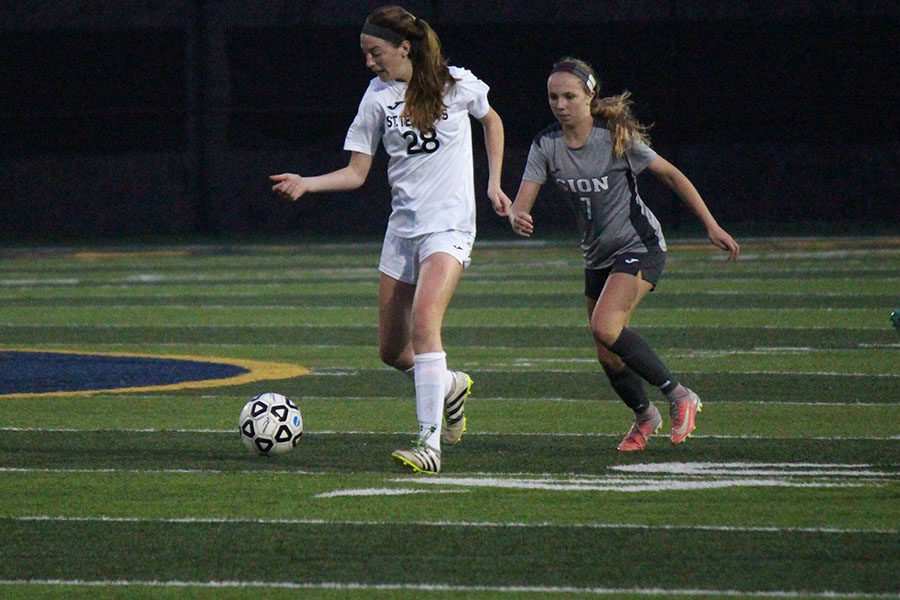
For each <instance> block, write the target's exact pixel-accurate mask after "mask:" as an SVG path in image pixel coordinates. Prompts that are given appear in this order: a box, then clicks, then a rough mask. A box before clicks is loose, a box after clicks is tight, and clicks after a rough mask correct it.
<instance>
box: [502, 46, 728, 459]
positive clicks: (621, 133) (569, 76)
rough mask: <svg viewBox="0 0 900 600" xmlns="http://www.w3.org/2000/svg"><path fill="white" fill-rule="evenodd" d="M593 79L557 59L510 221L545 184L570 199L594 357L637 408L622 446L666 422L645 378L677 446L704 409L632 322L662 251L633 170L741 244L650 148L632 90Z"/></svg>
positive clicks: (517, 219)
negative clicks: (665, 417) (543, 124)
mask: <svg viewBox="0 0 900 600" xmlns="http://www.w3.org/2000/svg"><path fill="white" fill-rule="evenodd" d="M599 87H600V85H599V80H598V79H597V74H596V72H595V71H594V69H593V68H591V66H590V65H588V64H587V63H585V62H584V61H582V60H578V59H574V58H564V59H562V60H560V61H559V62H557V63H556V64H555V65H554V66H553V69H552V70H551V73H550V77H549V78H548V80H547V94H548V98H549V101H550V108H551V109H552V111H553V114H554V116H555V117H556V119H557V121H558V122H557V123H555V124H554V125H552V126H550V127H548V128H547V129H545V130H544V131H542V132H541V133H539V134H538V135H537V136H536V137H535V139H534V141H533V143H532V145H531V150H530V152H529V155H528V161H527V164H526V167H525V173H524V174H523V175H522V182H521V184H520V186H519V191H518V193H517V194H516V201H515V202H514V203H513V205H512V207H511V208H510V210H509V221H510V224H511V225H512V228H513V231H515V232H516V233H517V234H519V235H521V236H524V237H528V236H530V235H531V234H532V232H533V231H534V220H533V218H532V215H531V209H532V207H533V206H534V202H535V200H536V198H537V195H538V191H539V190H540V188H541V185H543V184H544V183H547V182H550V183H552V184H553V185H554V186H555V187H556V188H558V189H559V190H560V191H561V192H562V193H563V194H564V195H565V196H566V197H567V198H568V199H569V202H570V204H571V205H572V208H573V209H574V211H575V214H576V218H577V221H578V224H579V226H580V228H581V230H582V234H583V237H582V242H581V249H582V252H583V256H584V269H585V271H584V273H585V289H584V294H585V300H586V301H587V311H588V317H589V318H590V320H591V333H592V334H593V337H594V343H595V345H596V347H597V358H598V360H599V361H600V364H601V365H602V366H603V370H604V372H605V373H606V375H607V376H608V377H609V380H610V383H611V385H612V387H613V389H614V390H615V391H616V393H617V394H618V395H619V396H620V397H621V398H622V400H623V401H624V402H625V404H626V405H628V407H629V408H631V409H632V410H633V411H634V421H633V423H632V425H631V428H630V429H629V430H628V432H627V433H626V434H625V438H624V439H623V440H622V442H621V443H620V444H619V446H618V449H619V450H620V451H623V452H628V451H635V450H643V449H644V448H646V446H647V441H648V440H649V439H650V436H651V435H652V434H654V433H656V432H657V431H658V430H659V428H660V426H661V425H662V416H661V415H660V412H659V410H658V409H657V408H656V407H655V406H654V405H653V402H651V401H650V399H649V398H648V397H647V394H646V392H645V391H644V387H643V381H647V382H649V383H650V384H652V385H654V386H656V387H658V388H659V389H660V391H661V392H662V393H663V394H664V395H665V397H666V399H667V400H668V402H669V415H670V421H671V423H670V425H671V434H670V437H669V439H670V441H671V442H672V443H673V444H678V443H681V442H682V441H684V439H685V438H687V436H688V435H690V433H691V431H693V429H694V425H695V422H694V419H695V415H696V413H697V412H698V411H699V410H700V407H701V403H700V398H699V397H698V396H697V394H695V393H694V392H693V391H691V390H689V389H688V388H686V387H684V386H683V385H681V384H680V383H679V382H678V380H677V379H676V378H675V376H674V375H673V374H672V373H671V372H669V370H668V368H667V367H666V365H665V364H664V363H663V361H662V360H661V359H660V358H659V356H657V354H656V353H655V352H654V351H653V349H652V348H651V347H650V346H649V345H648V344H647V342H646V341H645V340H644V339H643V338H642V337H641V336H640V335H639V334H638V333H636V332H635V331H634V330H633V329H630V328H629V327H628V323H629V321H630V319H631V314H632V313H633V312H634V309H635V308H637V306H638V304H640V302H641V300H642V299H643V298H644V296H646V295H647V294H648V293H649V292H650V291H652V290H653V289H654V288H655V287H656V283H657V280H658V279H659V277H660V276H661V275H662V271H663V267H664V265H665V257H666V242H665V238H664V237H663V234H662V230H661V228H660V225H659V222H658V221H657V220H656V217H655V216H654V215H653V213H652V212H651V211H650V209H649V208H648V207H647V205H645V204H644V202H643V200H641V197H640V195H639V194H638V189H637V175H638V174H639V173H640V172H641V171H643V170H644V169H647V170H649V171H650V172H651V173H653V174H654V175H655V176H656V177H657V178H659V179H660V180H661V181H662V182H663V183H664V184H665V185H666V186H668V187H669V188H670V189H671V190H672V191H673V192H675V194H677V195H678V196H679V198H681V200H682V201H684V202H685V204H687V205H688V207H690V209H691V210H692V211H693V212H694V214H695V215H696V216H697V217H698V218H699V219H700V221H701V222H702V223H703V224H704V226H705V227H706V231H707V235H708V236H709V239H710V241H711V242H712V243H713V244H714V245H715V246H717V247H719V248H721V249H722V250H725V251H726V252H728V253H729V258H730V259H731V260H734V259H736V258H737V256H738V253H739V252H740V248H739V246H738V244H737V242H735V241H734V239H732V237H731V236H730V235H729V234H728V233H727V232H726V231H725V230H724V229H722V228H721V227H720V226H719V225H718V223H716V220H715V219H714V218H713V216H712V214H710V212H709V210H708V208H707V207H706V204H705V203H704V202H703V199H702V198H701V197H700V194H699V193H698V192H697V190H696V188H695V187H694V186H693V184H692V183H691V182H690V181H689V180H688V178H687V177H685V176H684V174H683V173H682V172H681V171H680V170H678V169H677V168H676V167H675V166H674V165H672V164H671V163H669V162H668V161H667V160H665V159H664V158H662V157H661V156H659V155H658V154H657V153H656V152H655V151H653V150H652V149H651V148H650V147H649V145H648V144H647V137H646V135H645V130H646V128H645V127H643V126H642V125H641V124H640V123H639V122H638V121H637V120H635V119H634V117H633V116H632V114H631V110H630V100H629V94H628V92H625V93H624V94H622V95H619V96H612V97H608V98H600V97H599Z"/></svg>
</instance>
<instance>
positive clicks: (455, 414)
mask: <svg viewBox="0 0 900 600" xmlns="http://www.w3.org/2000/svg"><path fill="white" fill-rule="evenodd" d="M450 375H451V376H452V377H453V385H451V386H450V391H449V392H447V395H446V396H444V427H443V429H442V430H441V443H442V444H447V445H448V446H452V445H453V444H455V443H457V442H459V440H460V438H462V434H463V432H464V431H465V430H466V415H465V412H464V409H465V404H466V397H467V396H468V395H469V394H471V393H472V378H471V377H469V376H468V375H467V374H465V373H463V372H462V371H450Z"/></svg>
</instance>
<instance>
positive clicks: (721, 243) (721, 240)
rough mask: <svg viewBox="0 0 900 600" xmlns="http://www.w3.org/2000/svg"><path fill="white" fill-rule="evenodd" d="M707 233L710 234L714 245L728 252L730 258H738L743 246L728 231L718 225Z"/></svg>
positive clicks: (710, 239)
mask: <svg viewBox="0 0 900 600" xmlns="http://www.w3.org/2000/svg"><path fill="white" fill-rule="evenodd" d="M706 233H707V235H708V236H709V241H710V242H712V243H713V245H714V246H717V247H719V248H721V249H722V250H724V251H726V252H727V253H728V260H735V259H737V257H738V254H740V253H741V247H740V246H739V245H738V243H737V242H736V241H734V238H733V237H731V236H730V235H729V234H728V232H727V231H725V230H724V229H722V228H721V227H719V226H716V227H713V228H711V229H709V230H708V231H707V232H706Z"/></svg>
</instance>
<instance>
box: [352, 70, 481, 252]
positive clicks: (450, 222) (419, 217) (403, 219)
mask: <svg viewBox="0 0 900 600" xmlns="http://www.w3.org/2000/svg"><path fill="white" fill-rule="evenodd" d="M450 74H451V75H452V76H453V78H454V79H456V80H457V82H456V85H455V86H454V87H453V88H451V89H450V91H449V92H447V93H445V94H444V104H445V105H446V107H447V109H446V111H445V112H444V116H443V118H442V119H440V120H439V121H438V122H437V124H436V125H435V131H434V132H425V133H422V132H421V131H419V130H417V129H415V128H413V127H412V125H410V124H409V121H408V119H406V118H405V117H401V116H400V115H401V113H402V112H403V103H404V97H405V95H406V87H407V84H406V82H401V81H390V82H384V81H381V80H380V79H378V78H377V77H376V78H374V79H372V81H371V82H369V87H368V89H367V90H366V93H365V94H364V95H363V98H362V100H361V101H360V103H359V110H358V112H357V114H356V118H355V119H353V123H352V124H351V125H350V129H349V130H348V131H347V137H346V139H345V140H344V150H348V151H354V152H361V153H363V154H368V155H370V156H374V155H375V152H376V151H377V149H378V142H379V141H381V143H382V144H383V145H384V149H385V151H387V153H388V156H389V157H390V159H389V161H388V170H387V176H388V183H389V184H390V186H391V209H392V210H391V216H390V219H389V220H388V231H389V232H391V233H393V234H395V235H397V236H399V237H414V236H418V235H422V234H425V233H432V232H435V231H447V230H450V229H456V230H459V231H466V232H471V233H474V232H475V182H474V175H473V172H472V171H473V165H472V163H473V160H472V127H471V123H470V120H469V115H472V116H473V117H475V118H476V119H480V118H482V117H484V116H485V115H486V114H487V113H488V111H489V110H490V105H489V104H488V100H487V93H488V86H487V84H485V83H484V82H483V81H481V80H480V79H478V78H477V77H475V76H474V75H473V74H472V73H471V72H470V71H468V70H466V69H461V68H459V67H450Z"/></svg>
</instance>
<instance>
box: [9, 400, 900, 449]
mask: <svg viewBox="0 0 900 600" xmlns="http://www.w3.org/2000/svg"><path fill="white" fill-rule="evenodd" d="M872 406H878V405H872ZM2 431H16V432H36V433H41V432H46V433H101V432H103V433H109V432H121V433H213V434H222V435H238V429H237V427H235V428H234V429H167V428H166V429H154V428H141V427H136V428H132V429H122V428H117V429H90V428H85V429H79V428H74V427H0V432H2ZM303 435H304V436H315V435H413V432H411V431H352V430H351V431H347V430H337V429H324V430H319V431H304V432H303ZM466 435H467V436H500V435H502V436H517V437H525V436H527V437H574V438H579V437H587V438H620V437H621V436H622V434H621V433H591V432H587V433H584V432H583V433H578V432H557V433H551V432H545V431H542V432H527V431H525V432H506V431H471V432H467V433H466ZM691 439H711V440H718V439H721V440H795V439H804V440H821V441H851V440H873V441H884V440H897V439H900V435H888V436H865V437H863V436H802V437H778V436H763V435H729V434H702V433H701V434H696V433H692V434H691Z"/></svg>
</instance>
